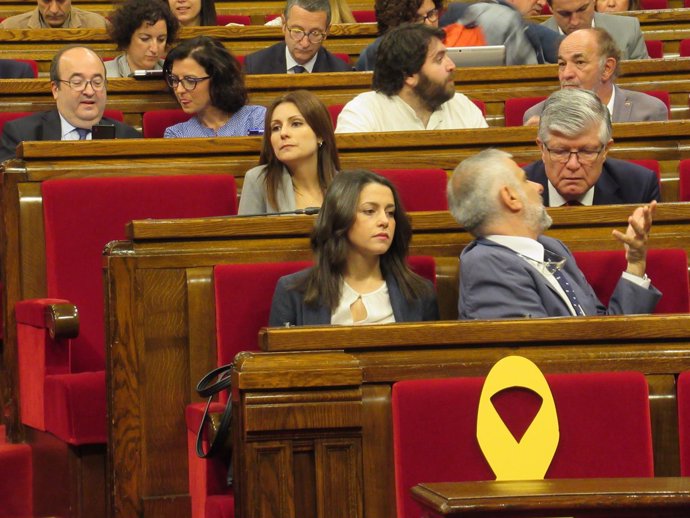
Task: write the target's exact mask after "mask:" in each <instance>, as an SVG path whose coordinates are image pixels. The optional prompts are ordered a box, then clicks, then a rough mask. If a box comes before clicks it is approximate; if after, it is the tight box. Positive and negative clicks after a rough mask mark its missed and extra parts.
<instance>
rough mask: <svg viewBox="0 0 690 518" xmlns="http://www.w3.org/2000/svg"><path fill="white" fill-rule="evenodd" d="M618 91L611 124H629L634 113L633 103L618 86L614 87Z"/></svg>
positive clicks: (614, 101)
mask: <svg viewBox="0 0 690 518" xmlns="http://www.w3.org/2000/svg"><path fill="white" fill-rule="evenodd" d="M613 88H614V90H615V91H616V97H615V98H614V100H613V113H612V114H611V122H629V121H630V114H631V113H632V102H631V101H630V100H629V99H628V96H627V95H625V93H624V92H623V91H621V89H620V88H618V87H617V86H614V87H613Z"/></svg>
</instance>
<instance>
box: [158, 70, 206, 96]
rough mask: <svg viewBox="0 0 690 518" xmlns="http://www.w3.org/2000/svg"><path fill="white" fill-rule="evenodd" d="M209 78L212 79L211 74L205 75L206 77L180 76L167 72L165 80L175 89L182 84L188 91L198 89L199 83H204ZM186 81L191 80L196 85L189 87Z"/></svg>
mask: <svg viewBox="0 0 690 518" xmlns="http://www.w3.org/2000/svg"><path fill="white" fill-rule="evenodd" d="M207 79H211V76H204V77H193V76H183V77H178V76H176V75H174V74H171V73H167V74H165V82H166V84H167V85H168V86H169V87H170V88H172V89H173V90H176V89H177V87H178V85H182V88H184V89H185V91H187V92H192V91H194V90H195V89H196V85H198V84H199V83H203V82H204V81H206V80H207ZM185 81H189V82H191V83H192V85H194V86H192V87H191V88H188V87H187V86H186V85H185V84H184V82H185ZM173 83H177V84H173Z"/></svg>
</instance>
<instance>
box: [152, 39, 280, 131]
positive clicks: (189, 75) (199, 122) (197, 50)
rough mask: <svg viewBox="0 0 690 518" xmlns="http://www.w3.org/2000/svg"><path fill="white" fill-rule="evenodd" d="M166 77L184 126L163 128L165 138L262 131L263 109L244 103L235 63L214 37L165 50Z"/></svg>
mask: <svg viewBox="0 0 690 518" xmlns="http://www.w3.org/2000/svg"><path fill="white" fill-rule="evenodd" d="M163 70H164V74H165V79H166V81H167V83H168V86H170V88H171V89H172V91H173V93H174V94H175V97H176V98H177V102H179V103H180V107H181V108H182V109H183V110H184V112H185V113H190V114H194V116H193V117H192V118H191V119H189V120H188V121H186V122H181V123H180V124H175V125H174V126H170V127H169V128H166V130H165V134H164V137H241V136H247V135H249V134H250V132H253V131H256V130H261V129H262V128H263V124H264V114H265V113H266V108H265V107H263V106H253V105H248V104H247V89H246V88H245V86H244V77H243V74H242V70H241V68H240V64H239V62H238V61H237V60H236V59H235V58H234V56H233V55H232V54H230V52H228V51H227V49H226V48H225V47H224V46H223V45H222V43H220V42H219V41H217V40H215V39H214V38H210V37H208V36H198V37H196V38H193V39H191V40H187V41H185V42H183V43H181V44H180V45H178V46H177V47H175V48H174V49H172V50H171V51H170V53H169V54H168V56H167V57H166V58H165V64H164V65H163Z"/></svg>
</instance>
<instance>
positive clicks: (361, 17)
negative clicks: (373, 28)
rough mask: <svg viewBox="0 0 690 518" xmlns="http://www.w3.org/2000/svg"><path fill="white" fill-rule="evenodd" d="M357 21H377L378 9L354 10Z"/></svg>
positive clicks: (353, 14) (353, 13)
mask: <svg viewBox="0 0 690 518" xmlns="http://www.w3.org/2000/svg"><path fill="white" fill-rule="evenodd" d="M352 16H354V17H355V21H356V22H357V23H376V11H374V10H373V9H371V10H366V11H352Z"/></svg>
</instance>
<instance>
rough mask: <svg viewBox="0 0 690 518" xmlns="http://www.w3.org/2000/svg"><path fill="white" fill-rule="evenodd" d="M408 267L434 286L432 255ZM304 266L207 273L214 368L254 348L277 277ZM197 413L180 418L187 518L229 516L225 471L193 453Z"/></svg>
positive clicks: (231, 267) (217, 407)
mask: <svg viewBox="0 0 690 518" xmlns="http://www.w3.org/2000/svg"><path fill="white" fill-rule="evenodd" d="M409 264H410V267H411V268H412V270H413V271H415V272H416V273H417V274H418V275H421V276H422V277H424V278H426V279H429V280H431V281H432V282H434V283H435V281H436V263H435V261H434V258H433V257H428V256H414V257H410V258H409ZM310 265H311V263H310V262H307V261H295V262H286V263H252V264H222V265H217V266H216V267H215V268H214V269H213V283H214V289H215V295H216V343H217V355H218V365H226V364H228V363H231V362H232V361H233V360H234V358H235V356H236V355H237V353H239V352H241V351H256V350H258V332H259V329H261V328H262V327H265V326H266V325H268V317H269V314H270V311H271V302H272V300H273V292H274V291H275V286H276V284H277V282H278V279H280V277H282V276H283V275H289V274H291V273H294V272H297V271H299V270H302V269H304V268H307V267H308V266H310ZM226 399H227V395H226V394H222V395H221V397H220V398H219V400H220V402H219V403H214V404H213V405H212V409H211V410H212V411H216V412H221V411H222V410H223V408H224V405H225V403H226ZM203 409H204V405H203V404H192V405H189V406H188V407H187V410H186V414H185V417H186V421H187V446H188V460H189V492H190V495H191V500H192V518H216V517H218V516H222V517H231V516H233V515H232V514H228V513H230V512H231V510H232V506H233V502H234V501H233V500H232V490H231V489H228V488H227V487H226V486H225V483H224V481H225V479H226V474H227V473H226V472H227V467H226V466H225V465H224V464H223V463H222V462H220V461H218V460H217V459H211V460H208V461H207V460H204V459H201V458H199V457H197V455H196V446H195V445H196V434H197V430H198V429H199V425H200V423H201V417H202V414H203ZM206 446H208V445H206ZM222 513H225V514H222Z"/></svg>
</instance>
